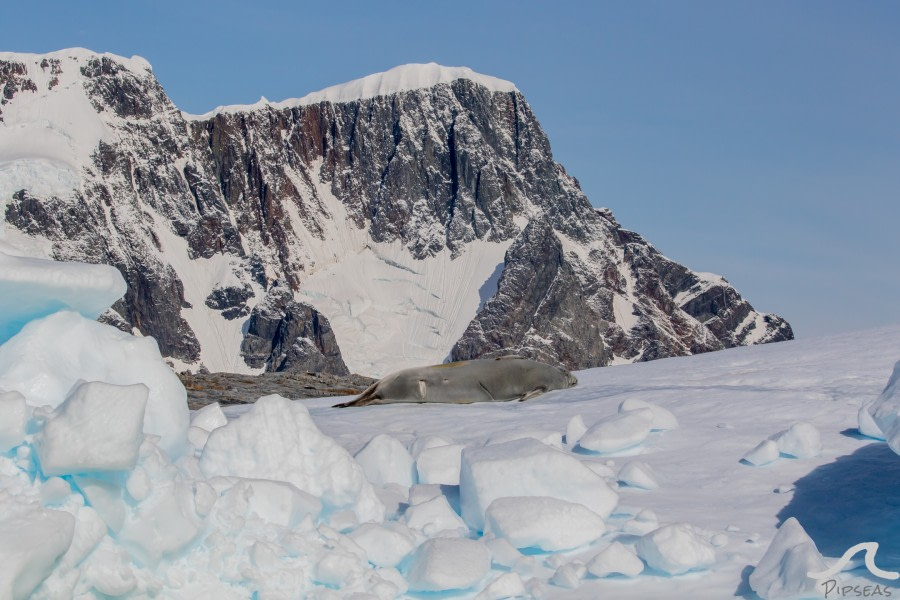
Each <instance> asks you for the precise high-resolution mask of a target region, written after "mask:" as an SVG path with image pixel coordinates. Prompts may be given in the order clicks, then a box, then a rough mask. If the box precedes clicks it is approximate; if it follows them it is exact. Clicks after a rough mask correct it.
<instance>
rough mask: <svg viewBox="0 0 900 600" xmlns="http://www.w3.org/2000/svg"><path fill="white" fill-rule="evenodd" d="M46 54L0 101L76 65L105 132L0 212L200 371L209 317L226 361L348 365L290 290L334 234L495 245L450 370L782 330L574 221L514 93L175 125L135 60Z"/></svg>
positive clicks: (585, 359)
mask: <svg viewBox="0 0 900 600" xmlns="http://www.w3.org/2000/svg"><path fill="white" fill-rule="evenodd" d="M66 60H67V59H62V60H60V59H59V58H45V59H44V60H43V61H41V62H40V63H35V64H33V65H26V64H25V63H22V62H16V61H0V96H2V99H0V105H2V104H3V103H8V102H10V101H16V102H20V101H26V99H27V98H28V97H29V94H38V93H55V92H54V90H55V89H56V86H57V85H58V83H59V81H61V80H62V78H64V77H71V76H73V74H74V75H75V76H77V77H78V81H79V82H80V85H81V86H82V88H83V91H84V93H85V96H86V97H87V99H88V100H89V102H90V104H91V106H93V108H94V110H95V111H96V112H97V115H98V118H99V119H100V121H102V124H103V127H105V128H106V129H107V130H108V131H109V132H110V135H107V136H106V137H104V139H103V140H101V141H100V142H99V143H97V144H96V147H92V151H91V152H92V153H91V155H90V156H91V157H90V160H89V161H88V162H87V163H86V164H85V165H84V166H83V168H82V171H81V172H80V173H79V174H78V175H79V177H80V179H81V185H80V187H79V188H78V189H76V190H73V191H72V193H71V194H70V195H69V196H65V197H57V196H49V197H43V196H39V195H37V194H36V193H33V192H31V191H29V190H28V189H23V190H20V191H18V192H17V193H16V194H15V195H14V196H13V198H11V199H8V200H9V202H8V204H7V209H6V214H5V215H4V217H5V219H6V221H7V223H8V224H9V226H11V227H15V228H17V229H18V230H20V231H22V232H25V233H27V234H30V235H33V236H37V237H41V238H43V239H45V240H48V241H49V242H51V244H52V255H53V257H54V258H57V259H60V260H80V261H85V262H102V263H107V264H111V265H114V266H116V267H117V268H119V269H120V271H121V272H122V274H123V275H124V277H125V279H126V281H127V283H128V286H129V287H128V293H127V295H126V297H125V298H123V300H121V301H120V302H118V303H116V305H115V306H114V307H113V309H114V310H115V312H116V313H117V314H118V317H117V318H115V319H114V321H115V322H116V325H117V326H119V327H121V328H123V329H130V328H137V329H138V330H139V331H141V332H142V333H143V334H145V335H152V336H153V337H155V338H156V340H157V342H158V343H159V346H160V350H161V351H162V353H163V354H164V355H165V356H169V357H173V358H177V359H180V360H181V361H184V362H185V363H190V364H196V363H198V362H199V361H200V357H201V355H203V348H201V343H200V341H199V339H198V335H200V336H201V337H203V336H204V335H206V336H208V335H209V331H210V328H209V327H207V326H206V325H205V323H206V322H207V321H208V319H207V316H206V315H207V313H202V314H201V312H200V311H207V312H208V313H209V314H212V315H213V316H214V317H215V318H216V319H221V321H222V323H224V324H225V325H222V326H221V327H222V328H225V329H227V327H228V326H227V322H233V323H234V324H235V325H238V324H240V325H243V328H244V330H245V332H246V335H245V337H244V339H243V343H242V344H241V347H240V349H238V348H230V349H229V352H232V353H233V354H234V355H235V356H237V355H238V352H240V355H241V356H243V358H244V359H245V362H246V363H247V364H248V365H251V366H255V367H262V366H263V365H265V366H266V368H267V369H269V370H284V369H300V370H320V369H324V370H333V369H336V370H334V371H333V372H336V373H337V372H346V366H345V365H344V363H343V360H342V359H341V355H340V351H339V350H338V348H337V341H336V340H335V336H334V334H333V332H332V331H331V328H330V325H329V323H328V320H327V319H326V318H325V316H324V315H321V314H319V313H318V312H316V311H315V310H314V309H313V308H312V307H310V306H308V305H304V304H301V303H298V302H295V301H294V299H293V292H297V291H298V290H301V289H302V286H303V282H304V281H305V280H306V279H307V278H308V277H309V276H310V274H312V273H315V272H317V271H318V270H320V269H321V268H322V264H323V262H324V264H325V265H326V266H327V264H334V263H335V262H339V261H340V260H342V258H343V257H344V256H346V255H348V254H349V253H352V252H358V251H359V250H360V248H359V247H351V246H348V245H346V244H347V243H348V242H347V241H346V240H348V239H351V238H354V236H355V237H359V235H360V234H361V235H363V236H364V237H365V239H366V240H370V241H371V242H373V243H379V242H399V243H401V244H402V246H403V247H404V248H405V249H406V251H407V252H409V253H410V254H411V255H412V256H413V257H415V258H418V259H423V258H426V257H432V256H435V255H437V254H438V253H440V252H442V251H443V250H445V249H446V250H449V254H450V255H451V256H452V257H454V258H455V257H458V256H459V255H460V254H461V253H462V252H463V251H464V250H465V249H466V248H467V247H468V246H469V245H470V244H472V243H473V242H476V241H486V242H499V243H507V244H511V245H510V246H509V249H508V251H507V253H506V257H505V266H504V271H503V273H502V276H501V277H500V280H499V284H498V289H497V292H496V294H495V295H494V296H493V297H492V298H490V299H489V300H487V301H486V302H484V304H483V306H482V307H481V309H480V311H479V313H478V314H476V315H473V317H472V320H471V322H470V323H469V325H468V328H467V329H466V331H465V333H464V334H463V336H462V337H461V338H460V339H459V340H458V341H457V342H456V345H455V346H454V347H453V350H452V356H453V357H454V358H456V359H464V358H476V357H481V356H492V355H496V354H501V353H503V354H507V353H518V354H522V355H526V356H531V357H534V358H538V359H540V360H545V361H547V362H554V363H560V364H562V365H564V366H566V367H568V368H570V369H575V368H586V367H593V366H600V365H606V364H610V363H611V362H614V361H615V362H629V361H635V360H650V359H654V358H661V357H665V356H678V355H685V354H691V353H697V352H706V351H710V350H717V349H721V348H726V347H730V346H735V345H743V344H750V343H766V342H771V341H779V340H782V339H791V338H792V337H793V335H792V332H791V329H790V326H789V325H788V324H787V322H785V321H784V320H783V319H781V318H780V317H777V316H775V315H763V314H759V313H757V312H756V311H754V310H753V308H752V306H750V304H749V303H747V302H746V301H745V300H743V299H742V298H741V297H740V295H739V294H738V293H737V291H736V290H734V288H732V287H731V286H730V285H728V283H727V282H726V281H725V280H724V279H721V278H716V279H715V280H712V279H709V278H705V276H700V275H698V274H696V273H693V272H692V271H690V270H689V269H687V268H686V267H683V266H681V265H678V264H676V263H673V262H671V261H669V260H668V259H666V258H665V257H663V256H662V255H661V254H659V252H657V251H656V250H655V249H654V248H653V247H652V246H651V245H650V244H649V243H647V242H646V241H645V240H643V238H641V237H640V236H639V235H637V234H635V233H633V232H629V231H626V230H623V229H622V228H621V227H620V226H619V224H618V223H616V221H615V219H614V218H613V217H612V215H611V213H609V211H607V210H605V209H604V210H597V209H594V208H593V207H592V206H591V205H590V203H589V202H588V200H587V198H586V197H585V196H584V194H583V193H582V192H581V190H580V188H579V186H578V182H577V181H576V180H575V179H574V178H573V177H571V176H569V175H568V174H567V173H566V172H565V170H564V169H563V168H562V166H560V165H559V164H557V163H556V162H555V161H554V160H553V156H552V153H551V151H550V144H549V141H548V140H547V137H546V135H545V134H544V132H543V129H542V128H541V126H540V124H539V123H538V121H537V119H536V118H535V116H534V114H533V113H532V111H531V108H530V107H529V105H528V103H527V102H526V101H525V99H524V97H523V96H522V95H521V94H520V93H519V92H516V91H512V92H495V91H491V90H489V89H488V88H485V87H482V86H480V85H478V84H476V83H474V82H472V81H469V80H464V79H459V80H456V81H453V82H452V83H449V84H448V83H442V84H438V85H436V86H434V87H431V88H427V89H418V90H412V91H404V92H399V93H395V94H391V95H386V96H379V97H375V98H367V99H361V100H356V101H353V102H343V103H331V102H319V103H315V104H308V105H298V106H293V107H286V108H274V107H272V106H263V107H260V108H254V109H247V110H227V111H222V112H219V113H217V114H214V115H212V116H210V117H207V118H191V119H187V118H185V116H184V115H182V114H181V112H180V111H178V110H177V108H176V107H175V106H174V105H173V104H172V103H171V101H170V100H169V98H168V97H167V96H166V94H165V92H164V91H163V89H162V87H161V86H160V84H159V83H158V82H157V80H156V78H155V77H154V76H153V73H152V72H151V71H150V70H149V68H146V69H144V68H142V67H135V65H134V64H130V63H126V62H119V61H117V60H116V59H115V58H110V57H109V56H92V57H86V58H79V59H78V61H76V62H75V63H73V62H71V61H69V62H66ZM36 70H37V71H36ZM38 71H39V72H40V74H41V75H40V77H36V76H35V73H37V72H38ZM36 81H37V82H38V83H40V84H41V85H40V89H39V86H38V84H37V83H35V82H36ZM45 81H46V82H47V85H46V87H47V89H46V90H44V89H43V87H44V84H43V82H45ZM54 81H55V82H56V83H54ZM0 108H2V106H0ZM0 118H3V115H2V113H0ZM60 196H63V195H62V194H60ZM204 261H209V262H204ZM217 261H218V262H217ZM222 262H227V263H228V265H229V266H228V268H229V269H230V270H231V272H232V274H233V275H234V277H236V278H237V281H238V283H233V281H234V277H231V278H229V279H228V281H229V282H231V283H227V284H222V283H219V282H217V281H207V280H206V279H207V278H206V276H205V275H203V273H205V272H206V271H205V269H206V266H205V265H208V264H209V265H212V264H220V263H222ZM186 265H187V266H186ZM198 265H204V266H198ZM201 275H202V276H201ZM201 280H202V281H201ZM276 280H277V281H280V282H283V285H279V286H275V287H271V284H272V282H273V281H276ZM201 284H202V285H204V286H206V287H205V288H203V289H199V288H198V286H200V285H201ZM270 288H271V290H270V293H269V294H268V295H267V296H266V298H265V299H264V300H263V301H262V303H261V304H260V305H259V306H257V308H258V309H259V310H257V309H253V311H252V312H250V310H251V308H252V307H253V305H254V303H255V302H257V301H258V300H257V299H259V298H262V296H263V294H264V293H265V290H266V289H270ZM188 298H190V301H189V300H188ZM248 314H249V320H248V321H247V322H245V323H240V321H239V320H240V319H247V317H248ZM198 315H200V316H199V317H198ZM209 318H212V317H209ZM466 318H468V316H467V317H466ZM191 319H193V320H192V321H191V323H189V322H188V321H189V320H191ZM198 324H199V325H198ZM192 325H193V327H196V328H197V331H195V330H194V329H193V328H192ZM217 327H219V326H217ZM214 329H215V328H213V330H214ZM204 339H205V340H206V341H204V342H203V343H204V344H223V343H224V342H223V341H222V340H221V339H217V340H213V341H210V340H209V339H208V337H207V338H204ZM230 339H232V341H229V342H228V343H229V344H232V345H234V341H233V338H230ZM340 342H341V343H342V344H354V343H356V340H355V339H347V340H340ZM238 360H239V359H238ZM205 366H207V367H209V366H212V368H213V370H217V366H216V365H205ZM219 368H221V367H219Z"/></svg>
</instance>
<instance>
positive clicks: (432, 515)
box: [405, 496, 469, 536]
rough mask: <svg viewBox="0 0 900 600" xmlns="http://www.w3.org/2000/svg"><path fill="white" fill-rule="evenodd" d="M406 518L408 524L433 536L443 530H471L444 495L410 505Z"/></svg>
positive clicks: (461, 531) (463, 531) (462, 531)
mask: <svg viewBox="0 0 900 600" xmlns="http://www.w3.org/2000/svg"><path fill="white" fill-rule="evenodd" d="M405 518H406V524H407V525H409V526H410V527H412V528H413V529H418V530H419V531H421V532H422V533H424V534H425V535H427V536H433V535H435V534H436V533H438V532H441V531H451V532H458V533H461V534H465V533H466V532H467V531H468V530H469V528H468V527H467V526H466V523H465V521H463V520H462V519H461V518H460V517H459V515H458V514H456V513H455V512H454V511H453V509H452V508H451V507H450V503H449V502H447V498H446V497H444V496H437V497H435V498H432V499H431V500H427V501H425V502H422V503H419V504H416V505H414V506H410V507H409V508H408V509H406V515H405Z"/></svg>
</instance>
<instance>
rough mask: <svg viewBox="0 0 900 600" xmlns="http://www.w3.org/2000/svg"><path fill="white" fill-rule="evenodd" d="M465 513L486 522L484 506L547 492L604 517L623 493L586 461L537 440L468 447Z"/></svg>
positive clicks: (473, 522) (478, 524)
mask: <svg viewBox="0 0 900 600" xmlns="http://www.w3.org/2000/svg"><path fill="white" fill-rule="evenodd" d="M459 479H460V481H459V483H460V485H459V493H460V505H461V509H462V517H463V519H464V520H465V521H466V523H468V524H469V526H470V527H472V528H473V529H476V530H480V529H481V528H482V527H483V526H484V511H485V510H486V509H487V507H488V506H489V505H490V504H491V502H493V501H494V500H496V499H497V498H503V497H505V496H548V497H553V498H559V499H560V500H565V501H567V502H573V503H577V504H583V505H584V506H586V507H587V508H589V509H591V510H592V511H593V512H595V513H596V514H597V515H599V516H600V517H602V518H606V517H608V516H609V514H610V513H611V512H612V510H613V508H615V506H616V503H617V501H618V496H617V495H616V493H615V492H613V491H612V490H611V489H610V488H609V486H608V485H607V484H606V481H605V480H604V479H603V478H602V477H600V476H599V475H597V474H596V473H594V472H593V471H591V470H590V469H589V468H587V467H586V466H584V465H583V464H582V463H581V461H579V460H578V459H577V458H575V457H574V456H572V455H571V454H567V453H565V452H560V451H559V450H556V449H554V448H550V447H549V446H547V445H546V444H542V443H541V442H538V441H536V440H532V439H523V440H516V441H513V442H506V443H505V444H496V445H493V446H485V447H484V448H466V449H465V450H464V451H463V453H462V468H461V470H460V478H459Z"/></svg>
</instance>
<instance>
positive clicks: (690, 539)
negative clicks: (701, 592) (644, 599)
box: [636, 523, 716, 575]
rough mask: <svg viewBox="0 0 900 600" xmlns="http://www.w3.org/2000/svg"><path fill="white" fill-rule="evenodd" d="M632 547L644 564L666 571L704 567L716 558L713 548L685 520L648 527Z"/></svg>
mask: <svg viewBox="0 0 900 600" xmlns="http://www.w3.org/2000/svg"><path fill="white" fill-rule="evenodd" d="M636 548H637V553H638V556H640V557H641V558H642V559H644V560H645V561H646V562H647V566H649V567H650V568H652V569H656V570H657V571H662V572H663V573H668V574H669V575H681V574H683V573H687V572H688V571H694V570H698V569H706V568H709V567H711V566H712V565H713V563H715V561H716V549H715V548H713V546H712V544H710V543H709V542H708V541H707V540H705V539H703V537H702V536H701V535H700V534H699V533H698V532H697V530H696V529H694V527H692V526H691V525H688V524H686V523H676V524H674V525H665V526H663V527H660V528H659V529H656V530H654V531H651V532H650V533H648V534H646V535H644V536H643V537H641V539H639V540H638V542H637V546H636Z"/></svg>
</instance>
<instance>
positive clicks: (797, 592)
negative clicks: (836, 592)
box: [750, 517, 827, 600]
mask: <svg viewBox="0 0 900 600" xmlns="http://www.w3.org/2000/svg"><path fill="white" fill-rule="evenodd" d="M826 568H827V567H826V565H825V562H824V561H823V560H822V555H821V554H819V550H818V548H816V543H815V542H814V541H813V540H812V538H810V537H809V535H808V534H807V533H806V531H805V530H804V529H803V526H802V525H800V522H799V521H798V520H797V519H796V518H794V517H791V518H789V519H787V520H786V521H785V522H784V523H782V524H781V527H779V528H778V531H777V532H776V533H775V537H774V538H773V539H772V542H771V543H770V544H769V548H768V549H767V550H766V553H765V554H764V555H763V557H762V559H761V560H760V561H759V564H757V565H756V568H755V569H754V570H753V572H752V573H750V587H751V588H752V589H753V591H754V592H756V594H757V595H758V596H759V597H760V598H763V599H764V600H786V599H788V598H808V597H819V596H820V594H819V592H820V590H817V589H816V585H817V583H818V582H817V581H816V580H815V579H812V578H811V577H808V576H807V573H808V572H813V573H821V572H822V571H825V570H826Z"/></svg>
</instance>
